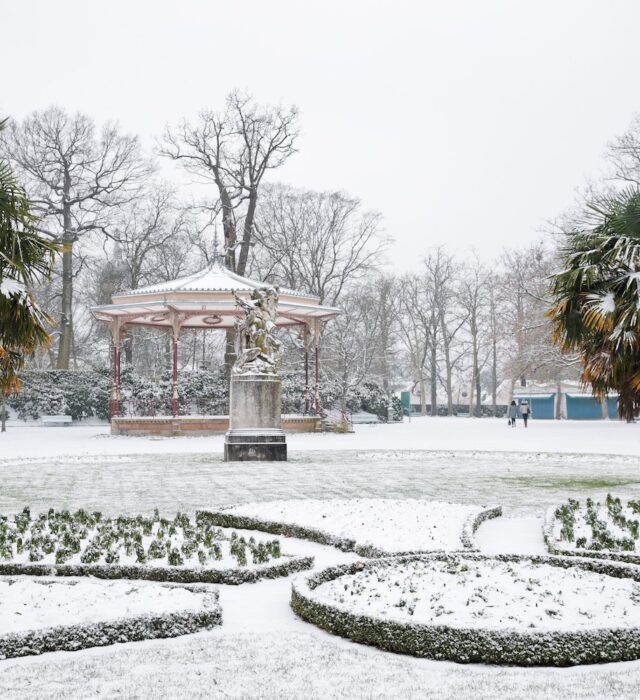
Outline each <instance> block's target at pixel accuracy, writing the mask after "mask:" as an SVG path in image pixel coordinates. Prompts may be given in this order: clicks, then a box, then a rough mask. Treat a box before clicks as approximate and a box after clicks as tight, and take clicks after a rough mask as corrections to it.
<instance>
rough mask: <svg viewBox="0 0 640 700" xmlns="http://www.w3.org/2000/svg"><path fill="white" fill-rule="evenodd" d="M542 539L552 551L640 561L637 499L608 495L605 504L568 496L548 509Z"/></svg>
mask: <svg viewBox="0 0 640 700" xmlns="http://www.w3.org/2000/svg"><path fill="white" fill-rule="evenodd" d="M543 528H544V529H543V534H544V540H545V543H546V545H547V549H548V550H549V552H550V553H551V554H559V555H566V556H579V557H597V558H601V559H611V560H613V561H621V562H628V563H632V564H640V501H634V500H630V501H629V502H628V503H627V504H626V505H625V504H623V503H622V502H621V501H620V499H619V498H613V497H612V496H611V494H608V495H607V498H606V501H605V503H604V504H601V503H594V502H593V500H592V499H591V498H587V499H586V502H585V504H584V505H583V506H581V504H580V502H579V501H576V500H574V499H571V498H570V499H569V500H568V502H567V503H563V504H561V505H559V506H554V507H552V508H549V509H548V510H547V513H546V515H545V520H544V525H543Z"/></svg>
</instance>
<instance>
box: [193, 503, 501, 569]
mask: <svg viewBox="0 0 640 700" xmlns="http://www.w3.org/2000/svg"><path fill="white" fill-rule="evenodd" d="M501 515H502V507H501V506H497V507H495V508H484V509H483V510H482V511H481V512H480V513H478V515H475V516H469V517H468V518H467V519H466V521H465V523H464V525H463V527H462V533H461V535H460V540H461V541H462V545H463V547H464V548H465V549H469V550H472V551H473V550H475V549H476V546H475V542H474V537H473V535H474V533H475V531H476V530H477V529H478V528H479V527H480V525H481V524H482V523H483V522H484V521H485V520H489V519H490V518H498V517H500V516H501ZM196 517H201V518H209V519H210V521H211V524H212V525H215V526H216V527H230V528H237V529H241V530H259V531H261V532H269V533H271V534H273V535H282V536H283V537H297V538H298V539H302V540H310V541H311V542H318V543H320V544H328V545H331V546H333V547H336V548H337V549H340V550H342V551H343V552H355V553H356V554H358V555H359V556H361V557H368V558H372V557H389V556H408V555H411V554H420V553H421V551H407V552H387V551H385V550H383V549H379V548H377V547H374V546H372V545H362V544H358V543H357V542H356V541H355V540H352V539H348V538H344V537H336V536H335V535H331V534H330V533H328V532H325V531H323V530H316V529H315V528H312V527H306V526H305V525H298V524H296V523H291V524H289V523H283V522H281V521H277V520H261V519H260V518H253V517H249V516H246V515H237V514H235V513H230V512H229V511H227V510H218V511H197V513H196ZM424 551H425V550H422V552H424ZM438 551H441V550H438Z"/></svg>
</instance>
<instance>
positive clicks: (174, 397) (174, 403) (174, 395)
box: [171, 335, 178, 418]
mask: <svg viewBox="0 0 640 700" xmlns="http://www.w3.org/2000/svg"><path fill="white" fill-rule="evenodd" d="M171 340H172V343H173V353H172V363H171V364H172V369H173V372H172V379H171V414H172V415H173V417H174V418H175V417H176V416H177V415H178V336H177V335H172V336H171Z"/></svg>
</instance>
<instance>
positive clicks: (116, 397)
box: [109, 327, 122, 418]
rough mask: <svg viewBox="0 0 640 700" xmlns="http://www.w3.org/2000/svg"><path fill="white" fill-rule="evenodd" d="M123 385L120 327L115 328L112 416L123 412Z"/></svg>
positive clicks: (110, 407)
mask: <svg viewBox="0 0 640 700" xmlns="http://www.w3.org/2000/svg"><path fill="white" fill-rule="evenodd" d="M121 403H122V386H121V383H120V328H118V327H116V328H114V329H113V358H112V366H111V400H110V401H109V413H110V414H111V417H112V418H113V417H114V416H119V415H120V413H121Z"/></svg>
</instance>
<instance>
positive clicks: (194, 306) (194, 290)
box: [91, 255, 340, 329]
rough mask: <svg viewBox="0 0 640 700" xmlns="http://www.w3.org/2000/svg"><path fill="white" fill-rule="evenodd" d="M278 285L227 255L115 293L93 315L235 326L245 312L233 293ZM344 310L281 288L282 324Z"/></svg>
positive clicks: (134, 322) (131, 321) (160, 323)
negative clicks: (235, 266)
mask: <svg viewBox="0 0 640 700" xmlns="http://www.w3.org/2000/svg"><path fill="white" fill-rule="evenodd" d="M260 287H273V285H270V284H267V283H266V282H259V281H256V280H252V279H249V278H248V277H241V276H240V275H237V274H236V273H235V272H232V271H231V270H229V269H228V268H227V267H225V266H224V264H223V263H222V260H221V256H219V255H216V257H215V259H214V262H213V263H212V264H211V265H210V266H209V267H207V268H205V269H204V270H201V271H200V272H196V273H194V274H192V275H188V276H187V277H180V278H178V279H175V280H172V281H170V282H161V283H159V284H152V285H149V286H147V287H140V288H139V289H132V290H130V291H127V292H118V293H117V294H114V295H113V296H112V298H111V299H112V303H111V304H108V305H105V306H94V307H93V308H92V309H91V310H92V312H93V315H94V316H95V317H96V318H97V319H98V320H100V321H107V322H114V321H120V326H121V327H122V326H146V327H150V328H172V327H173V326H174V324H175V322H176V319H178V321H179V325H180V328H184V329H187V328H191V329H193V328H196V329H198V328H199V329H202V328H231V327H233V325H234V323H235V321H236V319H237V318H238V317H240V316H243V315H244V312H243V311H242V310H241V309H240V308H239V307H238V306H237V304H236V300H235V298H234V296H233V293H234V292H236V293H237V294H238V296H240V297H243V298H246V299H248V298H249V297H250V295H251V292H252V291H253V290H254V289H258V288H260ZM339 313H340V310H339V309H337V308H334V307H331V306H322V305H321V304H320V299H319V298H318V297H315V296H310V295H308V294H304V293H302V292H297V291H294V290H293V289H283V288H280V289H279V298H278V316H277V319H276V324H277V325H278V326H295V325H300V324H304V323H312V322H314V321H328V320H329V319H331V318H334V317H335V316H337V315H338V314H339Z"/></svg>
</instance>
